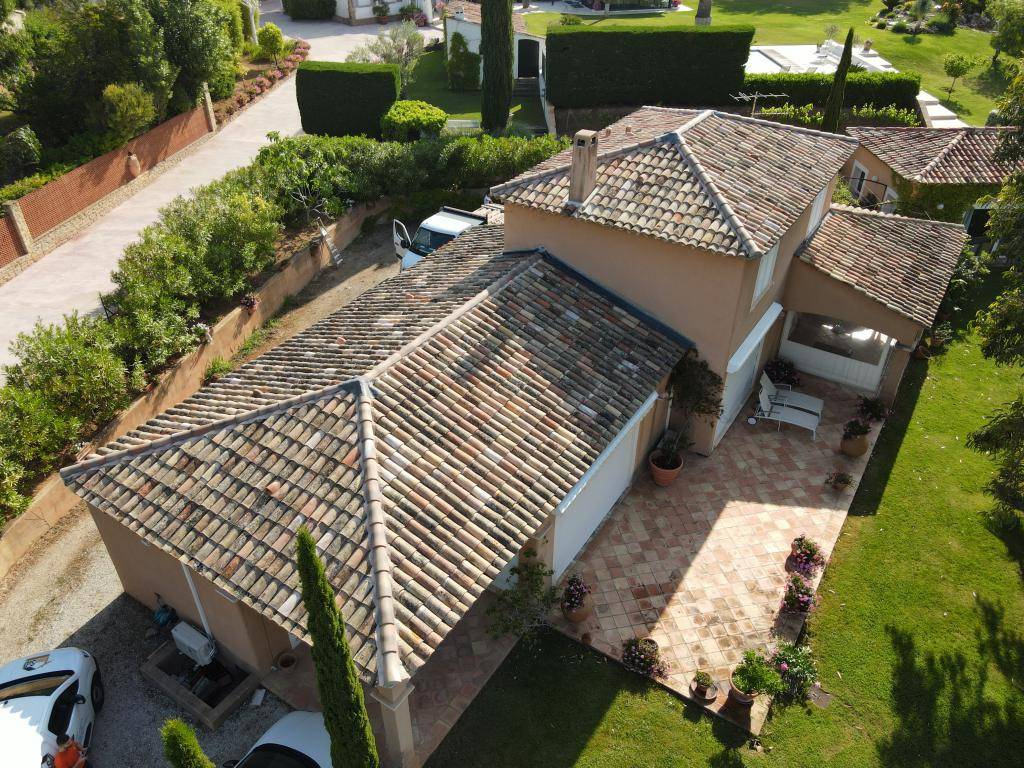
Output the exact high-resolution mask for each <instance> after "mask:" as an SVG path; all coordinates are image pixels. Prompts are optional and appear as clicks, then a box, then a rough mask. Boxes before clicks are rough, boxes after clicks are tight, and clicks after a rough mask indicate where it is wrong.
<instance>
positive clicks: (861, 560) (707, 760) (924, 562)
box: [429, 278, 1024, 768]
mask: <svg viewBox="0 0 1024 768" xmlns="http://www.w3.org/2000/svg"><path fill="white" fill-rule="evenodd" d="M997 284H998V281H997V280H996V279H995V278H993V279H990V280H989V281H988V282H987V283H986V285H985V286H984V287H983V290H981V291H980V292H979V296H978V299H977V302H976V305H977V306H980V305H982V304H984V303H987V301H988V300H989V299H990V298H991V296H992V295H993V294H994V292H995V290H996V287H997ZM973 311H974V308H973V307H971V308H968V309H967V310H965V311H964V312H963V313H961V315H962V318H963V319H962V320H961V333H964V331H963V330H962V328H963V322H964V321H965V319H967V318H969V317H971V316H972V315H973ZM1020 376H1021V371H1020V369H1008V368H996V367H995V366H994V365H993V364H992V363H991V362H989V361H987V360H985V359H984V358H983V357H982V356H981V354H980V352H979V350H978V344H977V339H976V338H974V337H972V336H970V335H963V336H961V337H960V338H958V339H957V340H956V341H954V342H953V343H952V344H951V346H950V348H949V351H948V352H947V353H946V354H945V355H944V356H942V357H940V358H936V359H933V360H931V361H930V362H928V363H924V362H919V361H915V362H914V363H912V366H911V368H910V369H909V370H908V372H907V375H906V377H905V379H904V382H903V387H902V388H901V390H900V395H899V398H898V400H897V404H896V413H895V415H894V416H893V417H891V418H890V419H889V422H888V423H887V424H886V427H885V429H884V431H883V433H882V436H881V438H880V440H879V443H878V446H877V448H876V450H875V454H874V457H873V458H872V461H871V464H870V465H869V467H868V470H867V473H866V474H865V476H864V480H863V482H862V485H861V487H860V489H859V491H858V494H857V497H856V498H855V500H854V504H853V508H852V510H851V516H850V517H849V518H848V519H847V522H846V525H845V527H844V529H843V534H842V535H841V537H840V539H839V542H838V544H837V546H836V551H835V554H834V556H833V559H832V561H831V563H830V564H829V566H828V569H827V570H826V574H825V578H824V581H823V583H822V585H821V588H820V590H819V594H820V596H821V605H820V607H819V609H818V611H817V612H816V614H815V615H814V616H813V617H812V620H811V622H810V630H809V637H810V642H811V645H812V648H813V650H814V653H815V656H816V658H817V659H818V665H819V670H820V673H821V680H822V684H823V686H824V687H825V689H826V690H828V691H829V692H830V693H831V694H832V696H833V698H832V701H831V703H830V704H829V705H828V706H827V707H826V708H825V709H818V708H816V707H809V708H806V709H805V708H803V707H800V706H793V707H789V708H784V709H777V710H775V711H774V712H773V716H772V718H771V719H770V720H769V722H768V724H767V726H766V727H765V730H764V732H763V733H762V739H763V741H764V743H765V744H766V746H767V747H769V748H770V749H771V751H770V752H765V753H760V754H759V753H755V752H753V751H751V750H749V749H748V748H747V747H746V746H745V744H744V742H745V739H744V738H743V736H742V734H740V733H739V732H738V731H736V730H734V729H733V728H732V727H730V726H727V725H726V724H725V723H723V722H721V721H719V720H717V719H715V718H709V717H704V716H699V714H698V712H697V710H696V708H695V707H693V706H692V705H684V704H683V703H682V702H681V701H680V700H679V699H677V698H676V697H674V696H673V695H671V694H669V693H667V692H665V691H664V690H663V689H661V688H660V687H658V686H655V685H651V684H647V683H645V682H643V681H641V680H640V679H639V678H636V677H635V676H633V675H631V674H630V673H628V672H626V671H625V670H624V669H622V668H621V667H620V666H619V665H617V664H615V663H612V662H608V661H606V660H604V659H603V657H601V656H599V655H598V654H596V653H594V652H592V651H590V650H588V649H585V648H583V647H582V646H578V645H576V644H574V643H572V642H571V641H568V640H566V639H564V638H561V637H558V636H554V635H547V636H544V637H543V638H542V641H541V643H540V645H539V647H538V648H536V649H533V650H531V649H528V648H524V647H522V644H520V646H517V648H516V649H515V651H514V652H513V654H512V655H511V656H510V657H509V659H508V660H507V661H506V662H505V664H504V665H503V666H502V667H501V669H499V670H498V672H497V673H496V674H495V676H494V678H492V680H491V681H490V682H489V683H488V685H487V687H486V688H485V689H484V691H483V692H482V693H481V694H480V696H478V697H477V699H476V701H475V702H474V704H473V705H472V707H471V708H470V709H469V710H468V711H467V712H466V714H465V715H464V716H463V717H462V718H461V719H460V721H459V722H458V723H457V724H456V726H455V728H454V729H453V730H452V732H451V734H450V735H449V736H448V738H447V739H446V740H445V742H444V743H443V744H442V745H441V747H440V749H439V750H438V751H437V752H436V753H435V755H434V757H433V758H432V759H431V761H430V763H429V766H430V768H448V766H460V767H464V768H473V766H487V768H503V767H504V766H518V765H543V766H554V767H556V768H568V767H569V766H577V767H579V768H584V767H586V768H633V767H634V766H635V767H640V766H651V768H654V767H655V766H657V767H658V768H660V767H661V766H679V767H682V766H704V765H710V766H768V767H770V768H783V767H785V768H793V767H799V766H807V767H808V768H811V767H817V766H829V767H830V768H831V767H832V766H835V767H836V768H870V767H872V766H877V767H879V768H882V767H885V768H895V767H902V766H908V767H913V768H918V767H920V768H926V767H927V768H931V767H932V766H956V768H967V767H968V766H1019V765H1020V756H1021V754H1022V753H1024V685H1022V681H1024V634H1022V630H1021V628H1022V627H1024V591H1022V589H1021V587H1022V583H1021V579H1022V574H1024V571H1022V569H1021V561H1020V560H1018V559H1015V556H1016V557H1017V558H1019V557H1021V554H1020V553H1021V552H1022V551H1024V549H1022V548H1021V546H1020V542H1019V541H1017V542H1013V545H1012V546H1011V547H1009V548H1008V546H1007V544H1006V543H1004V542H1003V541H1001V540H1000V539H999V538H997V537H996V536H995V535H993V534H992V533H990V532H989V531H988V530H987V529H986V528H985V527H984V525H983V524H982V522H981V521H980V517H981V513H982V512H983V510H985V509H986V508H987V506H988V500H987V499H986V498H985V497H984V495H983V494H982V493H981V492H980V488H981V487H982V485H983V484H984V483H985V481H986V479H987V478H988V476H989V474H990V472H991V465H990V463H989V461H988V460H987V459H986V458H985V457H984V456H980V455H978V454H976V453H974V452H972V451H969V450H967V449H966V448H965V447H964V441H965V439H966V437H967V434H968V433H969V432H970V431H971V430H972V429H974V428H975V427H977V426H978V425H980V424H981V423H982V422H983V421H984V419H985V416H986V415H987V414H988V413H990V412H991V411H992V410H993V409H994V408H995V407H996V406H997V405H998V404H1000V403H1003V402H1005V401H1007V400H1009V399H1010V398H1011V397H1012V396H1013V394H1014V393H1015V391H1016V389H1017V387H1019V386H1020V385H1021V378H1020Z"/></svg>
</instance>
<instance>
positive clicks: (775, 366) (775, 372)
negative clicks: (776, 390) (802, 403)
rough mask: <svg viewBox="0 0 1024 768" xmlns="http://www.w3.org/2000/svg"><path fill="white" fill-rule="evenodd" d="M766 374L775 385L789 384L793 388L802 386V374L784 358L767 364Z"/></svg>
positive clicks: (778, 358)
mask: <svg viewBox="0 0 1024 768" xmlns="http://www.w3.org/2000/svg"><path fill="white" fill-rule="evenodd" d="M764 372H765V373H766V374H768V378H769V379H771V380H772V383H773V384H788V385H789V386H791V387H799V386H800V374H799V372H798V371H797V370H796V366H795V365H794V364H793V363H792V362H791V361H789V360H787V359H786V358H784V357H776V358H774V359H772V360H769V361H768V362H767V363H765V366H764Z"/></svg>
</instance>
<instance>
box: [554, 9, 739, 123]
mask: <svg viewBox="0 0 1024 768" xmlns="http://www.w3.org/2000/svg"><path fill="white" fill-rule="evenodd" d="M753 37H754V28H753V27H750V26H711V27H693V26H678V27H675V26H672V27H639V26H638V27H634V26H621V27H618V26H616V27H592V26H579V25H576V26H558V27H552V28H551V29H549V30H548V35H547V45H546V51H547V87H548V91H547V93H548V99H549V100H550V101H551V103H552V104H554V105H555V106H557V107H598V106H609V105H614V104H636V105H641V104H675V105H681V106H682V105H692V106H707V105H717V104H727V103H731V99H730V98H729V94H731V93H736V92H737V91H738V90H740V89H742V87H743V68H744V65H745V64H746V61H747V58H748V56H749V55H750V41H751V40H752V39H753Z"/></svg>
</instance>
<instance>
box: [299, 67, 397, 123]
mask: <svg viewBox="0 0 1024 768" xmlns="http://www.w3.org/2000/svg"><path fill="white" fill-rule="evenodd" d="M400 90H401V78H400V76H399V73H398V67H397V66H396V65H394V64H356V63H344V64H343V63H340V62H333V61H304V62H303V63H302V64H300V65H299V68H298V71H297V73H296V76H295V92H296V98H297V99H298V102H299V116H300V117H301V118H302V130H303V131H305V132H306V133H311V134H320V135H324V136H358V135H360V134H365V135H366V136H371V137H374V138H377V137H379V136H380V121H381V119H382V118H383V117H384V115H385V114H386V113H387V111H388V110H389V109H390V108H391V105H392V104H394V103H395V102H396V101H397V100H398V94H399V92H400Z"/></svg>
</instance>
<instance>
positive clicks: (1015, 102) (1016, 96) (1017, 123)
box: [996, 63, 1024, 253]
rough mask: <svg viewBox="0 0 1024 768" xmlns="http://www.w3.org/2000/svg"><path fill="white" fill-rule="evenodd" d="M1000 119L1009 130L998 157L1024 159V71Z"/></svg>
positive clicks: (1006, 99)
mask: <svg viewBox="0 0 1024 768" xmlns="http://www.w3.org/2000/svg"><path fill="white" fill-rule="evenodd" d="M1004 66H1005V63H1004ZM998 118H999V124H1000V125H1005V126H1009V128H1008V129H1007V130H1005V131H1003V132H1002V133H1001V134H1000V138H999V146H998V147H997V148H996V157H998V158H999V159H1001V160H1008V161H1010V162H1013V161H1015V160H1019V159H1022V158H1024V71H1019V72H1018V73H1017V75H1016V77H1014V78H1013V81H1012V82H1011V83H1010V85H1009V87H1008V88H1007V89H1006V93H1005V94H1003V98H1002V99H1001V100H1000V101H999V111H998ZM1018 200H1019V198H1018ZM1017 253H1021V251H1020V250H1018V251H1017Z"/></svg>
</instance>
